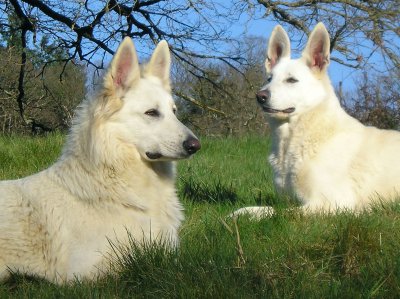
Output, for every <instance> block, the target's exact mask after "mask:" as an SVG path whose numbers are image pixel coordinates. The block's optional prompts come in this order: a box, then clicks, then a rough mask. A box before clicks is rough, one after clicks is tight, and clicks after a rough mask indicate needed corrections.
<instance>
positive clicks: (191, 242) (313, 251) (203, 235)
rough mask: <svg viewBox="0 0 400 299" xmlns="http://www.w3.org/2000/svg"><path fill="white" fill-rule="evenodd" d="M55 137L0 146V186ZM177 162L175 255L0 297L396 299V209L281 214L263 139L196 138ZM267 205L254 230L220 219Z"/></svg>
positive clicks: (156, 253) (138, 255) (150, 250)
mask: <svg viewBox="0 0 400 299" xmlns="http://www.w3.org/2000/svg"><path fill="white" fill-rule="evenodd" d="M63 140H64V138H63V136H60V135H50V136H49V137H46V138H37V139H30V138H26V137H11V138H8V137H3V138H0V177H1V178H2V179H6V178H17V177H21V176H24V175H27V174H30V173H33V172H36V171H38V170H40V169H43V168H44V167H46V166H47V165H49V164H51V163H52V161H54V160H55V159H56V158H57V157H58V156H59V152H60V149H61V145H62V143H63ZM202 145H203V147H202V150H201V151H200V152H199V153H198V154H196V155H195V156H194V157H193V158H192V159H190V160H187V161H183V162H180V163H179V180H178V187H179V194H180V197H181V198H182V202H183V204H184V206H185V209H186V211H185V214H186V220H185V222H184V224H183V226H182V229H181V232H180V235H181V245H180V248H179V250H178V251H172V252H171V251H168V250H165V249H164V248H163V247H162V246H156V245H150V244H149V245H148V246H146V248H144V249H139V248H136V247H135V246H134V245H132V247H133V248H130V249H129V250H127V249H125V250H121V251H122V252H124V254H123V255H122V256H121V257H120V259H119V260H118V261H117V262H116V264H117V265H118V266H119V267H118V271H117V273H118V274H117V275H116V276H114V277H112V276H109V277H106V278H103V279H101V280H99V281H96V282H77V283H74V284H72V285H68V286H55V285H53V284H50V283H48V282H46V281H42V280H38V279H32V278H26V277H23V276H19V275H14V276H13V278H12V279H11V280H10V281H8V282H7V283H5V284H3V285H1V286H0V298H396V297H397V298H398V297H399V296H400V257H399V254H398V252H399V249H400V242H399V240H400V232H399V231H400V229H399V228H400V206H399V205H398V204H390V205H384V206H380V207H378V206H377V207H376V209H375V210H374V211H373V212H372V213H363V214H359V215H357V216H355V215H352V214H349V213H340V214H338V215H335V216H315V215H314V216H304V215H302V214H300V213H298V212H296V211H293V210H292V211H288V210H285V209H283V208H284V207H287V206H288V205H289V206H290V205H291V204H292V203H290V201H289V199H288V198H287V197H285V196H280V195H279V194H276V193H275V191H274V189H273V187H272V180H271V171H270V169H269V168H268V166H267V164H266V155H267V151H268V147H269V143H268V140H267V138H259V137H246V138H241V139H234V138H228V139H223V140H222V139H203V140H202ZM256 204H272V205H274V206H276V207H278V213H277V214H276V215H275V216H274V217H272V218H270V219H264V220H262V221H259V222H252V221H250V220H249V219H246V218H239V220H238V221H237V222H236V223H235V222H233V221H232V220H231V219H228V218H226V215H228V214H229V213H230V212H232V211H233V210H235V209H236V208H239V207H242V206H245V205H256Z"/></svg>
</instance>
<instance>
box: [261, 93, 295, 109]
mask: <svg viewBox="0 0 400 299" xmlns="http://www.w3.org/2000/svg"><path fill="white" fill-rule="evenodd" d="M256 99H257V102H258V104H260V106H261V108H262V109H263V111H264V112H267V113H279V112H281V113H292V112H294V110H295V108H294V107H290V108H286V109H283V110H278V109H273V108H271V107H269V106H268V105H267V103H268V101H269V100H270V99H271V92H270V91H269V90H268V89H263V90H260V91H259V92H257V93H256Z"/></svg>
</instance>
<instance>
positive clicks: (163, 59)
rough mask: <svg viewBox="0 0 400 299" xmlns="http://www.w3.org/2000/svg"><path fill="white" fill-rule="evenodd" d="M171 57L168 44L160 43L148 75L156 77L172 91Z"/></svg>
mask: <svg viewBox="0 0 400 299" xmlns="http://www.w3.org/2000/svg"><path fill="white" fill-rule="evenodd" d="M170 69H171V55H170V52H169V47H168V43H167V42H166V41H165V40H162V41H160V42H159V43H158V45H157V47H156V49H155V50H154V53H153V55H152V56H151V58H150V62H149V64H148V66H147V68H146V74H148V75H151V76H155V77H157V78H159V79H160V80H161V82H162V83H163V85H164V87H165V88H166V89H170V79H169V78H170Z"/></svg>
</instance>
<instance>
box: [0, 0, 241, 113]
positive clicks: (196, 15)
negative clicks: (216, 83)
mask: <svg viewBox="0 0 400 299" xmlns="http://www.w3.org/2000/svg"><path fill="white" fill-rule="evenodd" d="M10 15H13V16H17V18H18V22H10V18H9V16H10ZM234 18H235V17H234V16H232V15H231V14H230V13H228V10H226V9H225V7H223V6H222V5H221V4H216V3H213V1H203V0H177V1H166V0H136V1H132V0H92V1H90V0H74V1H60V0H5V1H4V0H3V1H1V2H0V30H1V31H2V32H8V33H9V34H11V35H12V34H13V33H14V32H18V33H19V36H20V38H21V46H22V49H23V50H22V51H21V59H20V67H19V74H20V75H19V93H18V96H17V101H18V105H19V112H20V114H21V116H22V117H24V101H23V98H24V88H23V86H24V73H25V65H26V62H27V51H26V49H27V48H29V47H40V46H41V45H42V44H43V43H45V44H46V47H47V49H48V50H49V49H50V50H51V49H53V50H54V51H57V49H59V48H62V49H64V50H65V52H66V53H67V54H68V55H67V56H64V57H60V58H59V60H62V61H63V62H64V63H65V65H66V64H67V63H68V62H70V61H81V62H86V63H88V64H90V65H92V66H94V67H95V68H103V67H104V63H105V62H108V61H109V58H110V56H111V55H112V54H113V53H114V50H115V49H116V48H117V45H118V44H119V42H120V41H121V40H122V38H123V37H124V36H130V37H132V38H134V39H135V42H136V45H137V48H138V51H139V53H141V54H147V53H146V52H147V51H149V50H150V49H152V48H153V46H154V44H155V43H157V42H159V41H160V40H162V39H165V40H167V41H168V43H169V45H170V49H171V51H172V53H173V55H174V57H175V59H176V61H177V62H178V63H181V64H184V65H186V66H190V72H191V73H192V74H193V75H195V76H197V77H199V78H202V79H204V80H209V79H208V78H207V73H206V72H205V70H203V69H202V68H201V67H199V66H198V64H197V63H195V62H196V61H198V60H204V59H214V60H218V61H223V62H224V63H226V64H228V65H230V66H231V67H234V68H236V67H237V65H238V64H240V63H241V62H242V58H241V55H237V56H233V55H230V53H227V51H226V49H227V47H225V46H223V44H224V43H226V42H227V41H229V42H231V40H230V36H229V34H228V29H229V24H230V22H232V21H234ZM222 19H223V20H224V21H222ZM138 41H139V42H138ZM52 60H54V58H53V57H51V58H50V59H49V61H47V62H46V63H50V62H52Z"/></svg>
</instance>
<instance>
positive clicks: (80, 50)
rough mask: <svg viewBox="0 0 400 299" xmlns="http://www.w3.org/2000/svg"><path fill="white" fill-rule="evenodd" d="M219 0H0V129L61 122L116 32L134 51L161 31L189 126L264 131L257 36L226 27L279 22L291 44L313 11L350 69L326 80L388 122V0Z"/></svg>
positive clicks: (391, 45)
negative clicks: (337, 79)
mask: <svg viewBox="0 0 400 299" xmlns="http://www.w3.org/2000/svg"><path fill="white" fill-rule="evenodd" d="M222 2H223V1H222ZM222 2H221V3H219V2H213V1H197V0H196V1H194V0H191V1H187V0H177V1H161V0H152V1H145V0H143V1H136V2H135V4H134V5H133V4H132V2H131V1H128V0H118V1H117V0H113V1H102V0H96V1H91V2H88V1H59V0H57V1H55V0H6V1H1V2H0V134H11V133H29V134H31V133H33V134H39V133H43V132H48V131H54V130H61V131H65V130H67V129H68V127H69V126H70V124H71V119H72V118H73V116H74V110H75V108H76V106H77V105H78V104H79V103H80V102H81V101H82V100H83V99H84V97H85V96H86V94H87V91H88V90H89V91H90V93H92V92H91V91H92V90H95V89H96V87H94V83H93V82H99V79H98V76H99V74H100V73H101V72H102V71H103V70H104V68H106V67H107V64H108V63H109V61H110V59H111V56H112V54H113V51H114V50H115V49H116V48H117V46H118V44H119V42H120V41H121V40H122V38H123V37H124V36H126V35H128V36H131V37H132V38H133V39H134V41H135V45H136V46H137V49H138V53H139V56H140V57H141V58H143V59H145V58H146V57H148V55H149V54H150V53H151V51H152V50H153V49H154V44H155V43H157V42H158V41H160V40H161V39H165V40H167V41H168V43H169V45H170V50H171V53H172V57H173V70H172V79H173V84H174V90H173V92H174V95H175V98H176V100H177V102H178V103H179V106H180V109H179V110H180V118H181V119H182V120H183V121H184V122H185V123H187V124H188V125H190V126H191V127H192V128H193V129H194V130H195V131H196V132H197V133H198V134H199V135H208V136H215V135H220V136H227V135H235V136H237V135H245V134H248V133H253V134H254V133H265V132H266V131H267V130H268V128H267V126H266V124H265V120H264V118H263V115H262V113H261V111H260V109H259V108H258V107H257V105H256V103H255V100H254V94H255V92H256V91H257V90H258V89H259V88H260V87H261V86H262V85H263V84H264V78H265V74H264V67H263V65H264V60H265V48H266V40H265V39H263V38H260V37H254V36H250V35H249V33H248V32H246V31H243V32H242V34H241V35H239V36H234V35H233V31H234V30H232V28H233V27H235V28H236V29H235V31H238V30H240V29H239V28H246V27H247V23H246V22H249V23H250V22H251V20H256V19H257V18H263V19H268V20H271V21H273V22H271V28H272V26H274V25H275V24H276V23H280V24H282V25H283V26H285V28H287V30H288V33H289V35H290V37H291V40H292V41H293V47H294V48H298V49H301V48H302V47H303V45H304V42H305V40H306V37H307V34H308V33H309V28H312V27H313V26H314V25H315V23H316V22H318V21H323V22H324V23H325V24H326V25H327V27H328V30H329V32H330V35H331V45H332V46H333V53H332V57H331V58H332V63H339V64H341V65H343V66H345V67H348V68H350V69H354V70H356V72H355V73H357V74H358V75H355V76H353V78H348V79H346V80H352V81H353V80H354V82H355V84H354V88H353V90H344V89H343V88H342V85H341V84H340V85H339V86H335V88H336V89H337V94H338V96H339V98H340V100H341V102H342V104H343V106H344V107H345V108H346V109H347V111H348V112H349V113H350V114H352V115H354V116H355V117H356V118H358V119H360V120H361V121H362V122H363V123H365V124H368V125H374V126H377V127H380V128H394V129H398V128H399V125H400V71H399V69H400V65H399V61H400V56H399V50H400V37H399V34H400V31H399V28H400V23H399V20H400V18H399V17H400V13H399V10H398V1H395V0H385V1H380V2H379V3H378V2H376V1H364V0H359V1H358V0H354V1H351V2H349V1H345V0H337V1H327V2H315V1H313V0H306V1H304V0H301V1H290V2H285V1H279V0H273V1H264V0H257V1H256V0H237V1H232V2H229V1H228V2H227V3H225V4H224V3H222ZM243 16H247V18H248V19H247V21H246V20H244V21H243ZM250 33H252V32H251V31H250ZM297 54H298V53H297ZM360 70H362V71H360ZM345 85H346V86H349V84H345ZM350 85H351V84H350Z"/></svg>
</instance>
